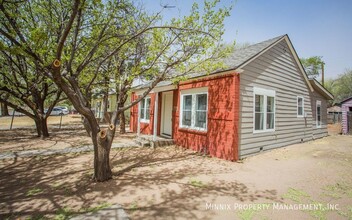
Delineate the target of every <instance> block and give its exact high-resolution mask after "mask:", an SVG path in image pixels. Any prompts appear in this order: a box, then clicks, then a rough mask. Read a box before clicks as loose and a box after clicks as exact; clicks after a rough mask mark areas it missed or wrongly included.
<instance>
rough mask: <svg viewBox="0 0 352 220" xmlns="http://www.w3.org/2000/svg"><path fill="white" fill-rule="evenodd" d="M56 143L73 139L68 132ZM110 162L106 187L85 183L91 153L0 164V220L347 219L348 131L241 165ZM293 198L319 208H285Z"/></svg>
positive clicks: (136, 154)
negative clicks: (122, 215) (124, 216)
mask: <svg viewBox="0 0 352 220" xmlns="http://www.w3.org/2000/svg"><path fill="white" fill-rule="evenodd" d="M72 136H73V137H75V136H79V134H77V133H74V134H72ZM118 138H119V137H118ZM118 138H117V139H118ZM59 139H60V138H59ZM61 139H65V141H67V142H68V143H70V144H71V141H70V140H71V139H70V137H69V135H67V136H66V137H64V136H63V137H61ZM1 140H3V137H1ZM14 142H17V139H15V140H14ZM36 142H38V139H35V138H33V139H27V140H26V144H28V145H35V144H36ZM72 142H74V141H72ZM4 144H5V145H11V144H12V145H13V146H14V145H15V144H14V143H11V141H7V142H6V143H4V142H2V143H1V148H2V147H3V146H4ZM11 149H13V148H11ZM110 158H111V166H112V168H113V173H114V176H113V179H112V180H110V181H108V182H104V183H97V182H93V181H91V176H92V173H93V169H92V167H93V165H92V163H93V153H92V152H91V153H83V154H67V155H61V156H45V157H42V156H40V157H33V158H15V159H11V160H10V159H8V160H2V161H0V195H1V196H0V219H4V218H10V219H15V218H16V219H17V218H26V217H30V218H32V219H40V218H50V219H51V218H60V217H61V218H62V217H68V216H71V215H75V214H79V213H82V212H84V211H89V210H96V209H99V208H101V207H105V206H109V205H112V204H115V203H118V204H121V205H122V206H123V207H124V209H125V210H126V212H127V213H128V215H129V216H130V218H131V219H314V218H317V219H326V218H327V219H351V218H352V172H351V169H352V136H340V135H335V136H330V137H326V138H322V139H318V140H315V141H311V142H307V143H302V144H296V145H292V146H288V147H285V148H280V149H277V150H272V151H268V152H264V153H262V154H259V155H256V156H252V157H249V158H247V159H244V160H243V161H240V162H230V161H225V160H220V159H217V158H209V157H207V156H203V155H200V154H198V153H196V152H193V151H190V150H184V149H182V148H178V147H175V146H170V147H165V148H156V149H151V148H124V149H114V150H112V152H111V155H110ZM299 204H308V205H309V204H313V205H314V204H315V205H317V207H321V208H320V209H313V210H302V207H301V210H289V207H290V206H289V205H291V206H292V207H293V206H295V205H299ZM319 204H321V206H319ZM278 205H286V206H287V207H286V209H284V208H283V209H278V208H279V206H278ZM327 205H328V206H327ZM240 206H241V207H242V209H241V208H240ZM246 207H247V208H246ZM260 207H261V209H258V208H260ZM266 207H267V208H266ZM292 207H291V209H292Z"/></svg>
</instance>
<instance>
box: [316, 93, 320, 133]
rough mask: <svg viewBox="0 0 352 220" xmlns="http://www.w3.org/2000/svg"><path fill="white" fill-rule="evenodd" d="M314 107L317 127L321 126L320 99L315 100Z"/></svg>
mask: <svg viewBox="0 0 352 220" xmlns="http://www.w3.org/2000/svg"><path fill="white" fill-rule="evenodd" d="M316 107H317V108H316V122H317V124H316V125H317V128H321V101H319V100H317V104H316Z"/></svg>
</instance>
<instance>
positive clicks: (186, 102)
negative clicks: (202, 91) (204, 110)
mask: <svg viewBox="0 0 352 220" xmlns="http://www.w3.org/2000/svg"><path fill="white" fill-rule="evenodd" d="M183 110H192V96H191V95H185V96H183Z"/></svg>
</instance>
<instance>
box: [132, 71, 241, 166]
mask: <svg viewBox="0 0 352 220" xmlns="http://www.w3.org/2000/svg"><path fill="white" fill-rule="evenodd" d="M239 83H240V82H239V75H238V74H237V73H231V74H226V75H222V76H215V77H211V78H207V79H199V80H195V81H191V82H189V83H184V84H181V85H179V87H178V90H174V93H173V110H172V120H173V121H172V138H173V139H174V141H175V143H176V144H177V145H180V146H183V147H186V148H189V149H192V150H195V151H200V150H204V149H206V150H207V152H208V153H209V154H210V155H211V156H214V157H218V158H222V159H226V160H231V161H234V160H238V158H239V157H238V144H239V141H238V138H239V137H238V129H239V124H238V123H239V103H240V102H239V97H240V94H239V87H240V85H239ZM201 87H208V115H207V118H208V127H207V131H204V132H202V131H195V130H191V129H184V128H179V114H180V98H179V97H180V92H181V91H182V90H186V89H192V88H201ZM150 97H151V105H150V114H151V115H150V123H148V124H146V123H141V133H142V134H153V122H154V99H155V95H154V94H151V95H150ZM136 98H137V96H136V95H134V94H133V95H132V99H133V100H135V99H136ZM161 99H162V96H161V94H160V96H159V103H158V105H159V106H158V107H159V108H158V112H159V114H158V115H159V116H158V117H159V118H158V125H157V129H158V134H160V123H161V114H160V113H161V103H162V100H161ZM137 120H138V105H137V106H135V107H133V108H132V109H131V130H132V131H133V132H137Z"/></svg>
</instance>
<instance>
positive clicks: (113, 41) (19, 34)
mask: <svg viewBox="0 0 352 220" xmlns="http://www.w3.org/2000/svg"><path fill="white" fill-rule="evenodd" d="M219 2H220V1H219V0H214V1H207V0H206V1H205V2H204V4H202V5H199V4H197V3H194V4H193V6H192V8H191V9H190V13H189V15H186V16H184V17H182V18H173V19H171V20H170V21H167V22H165V21H163V20H162V13H161V12H162V10H165V8H162V9H161V11H160V12H158V13H155V14H150V13H148V12H146V11H145V10H144V9H143V8H141V7H139V6H138V5H135V4H134V2H133V1H127V0H126V1H121V0H106V1H99V0H74V1H71V0H60V1H56V0H45V1H44V0H33V1H14V2H11V1H1V2H0V12H1V13H0V17H1V21H0V34H1V38H0V39H1V40H0V47H1V49H2V50H6V51H9V52H10V53H11V54H20V55H21V56H24V57H25V58H26V59H28V60H30V62H32V63H34V64H35V67H36V69H37V70H38V72H39V73H40V74H42V75H43V76H45V77H47V78H48V79H50V80H51V81H52V82H54V83H55V85H56V86H57V88H58V89H59V90H62V91H63V93H65V95H66V96H67V98H68V99H69V100H70V101H71V103H72V104H73V106H74V107H75V109H76V110H77V111H78V112H79V113H81V114H82V115H83V116H84V117H85V122H86V123H85V124H86V125H87V126H86V128H87V130H89V133H90V134H91V136H92V142H93V145H94V153H95V155H94V168H95V172H94V178H95V179H96V180H98V181H105V180H107V179H110V178H111V175H112V174H111V169H110V165H109V152H110V147H111V143H112V140H113V138H114V134H115V125H116V122H117V118H118V115H119V114H121V113H122V112H123V111H124V110H126V109H128V108H130V107H131V106H133V105H135V104H136V103H138V102H139V101H140V100H141V99H142V98H144V96H146V95H147V94H148V93H149V92H150V91H151V90H152V89H153V88H154V87H155V86H156V85H157V84H158V83H159V82H160V81H163V80H173V81H177V80H178V79H180V78H183V77H185V76H187V74H188V73H190V72H195V71H197V72H198V71H206V72H210V71H213V70H216V69H219V68H221V67H222V66H223V64H222V62H220V59H221V58H223V57H224V56H225V55H226V54H227V53H228V52H229V51H230V49H229V47H224V46H223V44H222V42H221V37H222V35H223V33H224V19H225V18H226V17H227V16H229V13H230V10H231V6H230V7H220V6H219ZM122 61H123V62H122ZM109 65H111V66H110V67H116V69H115V70H114V68H110V67H109ZM118 68H120V69H119V70H120V71H117V70H118ZM109 69H110V70H111V71H107V70H109ZM122 70H123V71H122ZM112 72H115V73H116V74H117V75H118V77H115V80H117V79H118V80H119V85H123V86H122V87H120V91H119V92H120V94H119V95H118V97H119V98H121V99H122V98H123V97H124V95H125V94H126V92H127V91H128V86H129V85H130V84H131V82H132V80H133V79H135V78H143V79H146V80H149V81H150V86H149V87H148V88H147V90H146V91H145V92H144V93H143V95H141V96H140V97H139V98H138V99H137V100H135V101H134V102H132V103H131V104H129V105H127V106H121V105H119V106H118V107H117V109H115V112H114V113H113V115H112V117H111V118H110V126H109V128H108V129H102V128H100V125H99V124H98V123H97V121H96V119H95V117H94V114H93V112H92V110H91V107H90V98H91V93H92V90H93V88H94V85H99V83H97V82H99V81H102V80H103V79H104V77H105V76H104V75H105V74H109V75H108V76H109V77H110V76H111V73H112Z"/></svg>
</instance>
